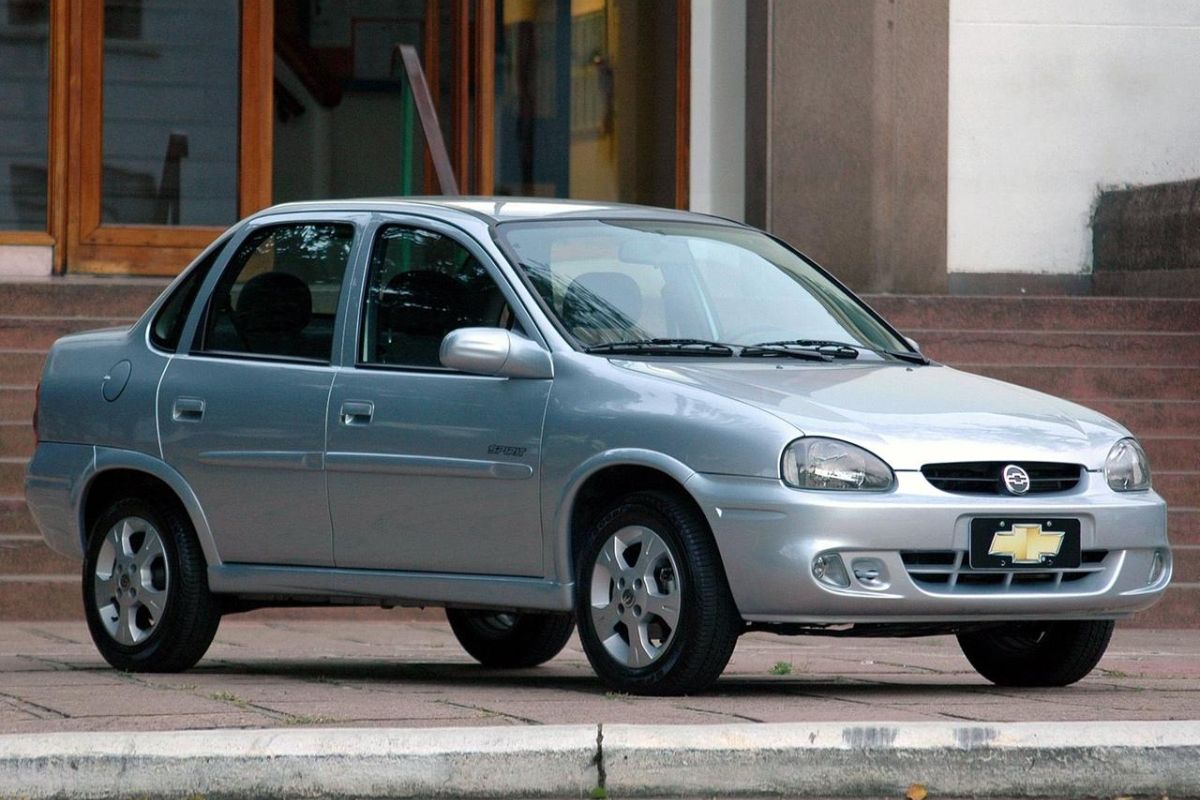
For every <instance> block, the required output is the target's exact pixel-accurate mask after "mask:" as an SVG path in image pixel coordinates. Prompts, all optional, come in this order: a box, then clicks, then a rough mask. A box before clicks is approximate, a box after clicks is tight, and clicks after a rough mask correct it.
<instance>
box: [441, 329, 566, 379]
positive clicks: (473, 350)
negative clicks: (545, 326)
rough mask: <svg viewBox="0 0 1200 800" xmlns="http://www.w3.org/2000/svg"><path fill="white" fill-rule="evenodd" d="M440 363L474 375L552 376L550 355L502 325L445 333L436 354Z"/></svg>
mask: <svg viewBox="0 0 1200 800" xmlns="http://www.w3.org/2000/svg"><path fill="white" fill-rule="evenodd" d="M438 356H439V358H440V360H441V362H442V366H444V367H449V368H450V369H456V370H459V371H460V372H469V373H471V374H473V375H499V376H502V377H505V378H553V377H554V363H553V362H552V361H551V360H550V354H549V353H547V352H546V351H545V350H543V349H542V348H541V347H540V346H539V345H537V344H535V343H533V342H531V341H529V340H528V339H526V338H525V337H524V336H520V335H518V334H515V333H513V332H512V331H508V330H505V329H504V328H459V329H458V330H455V331H450V332H449V333H448V334H446V338H445V339H442V348H441V351H440V352H439V354H438Z"/></svg>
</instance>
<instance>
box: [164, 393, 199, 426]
mask: <svg viewBox="0 0 1200 800" xmlns="http://www.w3.org/2000/svg"><path fill="white" fill-rule="evenodd" d="M171 419H173V420H175V421H176V422H199V421H200V420H202V419H204V401H203V400H201V399H200V398H198V397H179V398H176V400H175V405H174V406H173V407H172V408H171Z"/></svg>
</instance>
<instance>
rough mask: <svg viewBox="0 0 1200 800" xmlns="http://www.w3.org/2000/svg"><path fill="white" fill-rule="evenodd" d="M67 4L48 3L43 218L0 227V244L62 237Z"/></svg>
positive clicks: (47, 241) (48, 242) (45, 243)
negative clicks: (28, 225) (10, 227)
mask: <svg viewBox="0 0 1200 800" xmlns="http://www.w3.org/2000/svg"><path fill="white" fill-rule="evenodd" d="M69 17H70V5H69V4H68V2H67V1H66V0H54V1H53V2H51V3H50V18H49V25H48V30H47V32H46V39H47V43H48V45H49V51H50V55H49V64H48V65H47V67H48V70H49V73H50V75H49V80H48V81H47V83H46V96H47V99H48V102H47V104H46V105H47V109H48V113H49V119H48V125H47V133H48V134H49V135H48V136H47V139H48V141H47V143H46V220H45V222H44V223H43V224H42V227H41V228H40V229H38V228H27V229H21V230H11V231H0V246H4V245H36V246H43V247H44V246H53V245H55V244H57V243H59V242H61V241H62V225H61V223H60V218H62V217H63V213H62V212H63V211H64V208H63V206H64V203H63V198H64V197H66V188H65V180H64V179H65V176H66V148H67V137H66V130H65V127H66V120H67V116H66V105H65V100H66V89H67V81H66V76H67V66H68V63H69V62H68V54H69V51H70V48H69V46H68V43H67V41H66V32H67V23H68V20H69ZM60 250H61V248H55V250H54V268H55V271H57V270H58V261H59V258H60V256H59V253H60Z"/></svg>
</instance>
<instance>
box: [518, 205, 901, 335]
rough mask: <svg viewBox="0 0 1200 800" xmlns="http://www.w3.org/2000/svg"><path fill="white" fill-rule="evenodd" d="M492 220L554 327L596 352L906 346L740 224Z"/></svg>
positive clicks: (803, 264)
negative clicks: (556, 323) (718, 347)
mask: <svg viewBox="0 0 1200 800" xmlns="http://www.w3.org/2000/svg"><path fill="white" fill-rule="evenodd" d="M498 230H499V232H500V235H501V236H502V237H503V238H504V239H505V240H506V241H507V244H508V245H509V246H510V247H511V249H512V251H513V252H514V253H515V254H516V256H517V259H518V262H519V267H520V269H521V270H523V271H524V273H525V274H526V276H528V278H529V281H530V283H532V285H533V286H534V287H535V288H536V290H537V291H538V293H539V294H540V295H541V297H542V299H543V300H544V301H545V303H546V305H547V306H548V307H549V308H550V310H551V312H552V313H553V314H554V315H555V316H556V317H557V318H558V320H559V321H560V322H561V323H562V326H563V328H565V329H566V331H567V332H568V333H569V334H570V335H571V336H573V337H574V338H575V339H576V340H577V342H578V343H579V344H580V346H582V347H583V348H584V349H587V350H590V351H592V352H595V353H597V354H604V353H609V354H611V353H613V352H633V351H634V350H635V349H638V348H640V349H641V350H642V351H644V352H645V353H646V354H650V355H654V354H663V355H672V354H678V353H679V352H680V351H681V350H683V349H685V348H686V349H687V351H688V352H690V353H691V354H698V353H703V352H704V351H703V350H702V349H701V348H697V347H696V346H695V345H696V344H697V343H707V344H709V345H715V344H720V345H728V346H733V347H737V348H743V349H745V348H750V346H752V345H767V347H765V348H763V347H760V348H751V349H745V353H744V354H745V355H747V356H749V355H763V354H780V353H781V352H782V353H784V354H786V351H787V348H789V347H791V348H795V349H797V350H799V349H808V350H811V349H815V348H820V347H824V348H830V347H831V346H833V345H835V344H844V345H852V346H854V347H856V348H861V349H862V352H863V353H864V354H865V357H867V358H883V357H885V356H884V355H883V354H885V353H887V352H888V351H893V352H900V353H902V354H908V353H909V347H908V346H907V344H905V343H904V342H902V341H900V340H899V338H898V337H897V336H896V335H895V334H893V333H891V332H890V331H889V330H888V329H887V328H886V327H884V326H883V325H881V324H880V323H879V322H878V320H876V318H875V317H874V316H873V315H872V314H871V313H870V312H869V311H868V310H867V309H866V308H864V307H863V305H862V304H861V303H860V302H858V301H857V300H856V299H855V298H854V297H853V296H851V295H850V294H849V293H848V292H846V291H845V290H844V289H841V288H840V287H838V286H837V285H836V284H835V283H833V281H831V280H830V279H829V278H827V277H826V276H825V275H823V274H822V273H821V272H820V270H818V269H817V268H816V267H814V266H813V265H812V264H810V263H809V262H807V261H805V260H804V259H803V258H802V257H801V256H799V255H798V254H797V253H795V252H793V251H792V250H789V249H788V248H787V247H785V246H784V245H782V244H780V243H779V242H777V241H775V240H774V239H772V238H771V237H769V236H766V235H764V234H762V233H760V232H758V231H754V230H751V229H748V228H738V227H733V226H729V225H718V224H704V223H690V222H657V221H643V220H624V219H622V220H611V219H610V220H570V221H553V222H544V221H539V222H512V223H505V224H503V225H500V226H499V228H498ZM681 342H684V343H686V344H684V345H683V346H681V345H680V343H681ZM614 345H621V347H620V348H614ZM764 351H766V353H764ZM709 352H710V353H711V354H713V355H718V354H719V353H717V352H716V351H711V350H710V351H709ZM739 352H740V351H739ZM823 352H825V353H831V352H832V351H830V350H828V349H826V350H824V351H823ZM842 352H843V353H844V354H845V353H848V354H850V357H854V356H853V355H852V354H853V353H854V352H855V350H854V348H842ZM724 354H725V355H727V356H728V355H730V354H731V353H730V352H729V351H728V350H727V351H726V352H725V353H724ZM835 355H836V353H835Z"/></svg>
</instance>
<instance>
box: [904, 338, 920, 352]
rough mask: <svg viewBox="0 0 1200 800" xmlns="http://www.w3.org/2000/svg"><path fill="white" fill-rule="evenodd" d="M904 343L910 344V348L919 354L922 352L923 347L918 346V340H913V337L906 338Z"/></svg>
mask: <svg viewBox="0 0 1200 800" xmlns="http://www.w3.org/2000/svg"><path fill="white" fill-rule="evenodd" d="M904 341H906V342H908V346H909V347H911V348H912V349H913V350H916V351H917V352H918V353H919V352H921V345H919V344H917V340H916V339H914V338H912V337H911V336H905V337H904Z"/></svg>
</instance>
